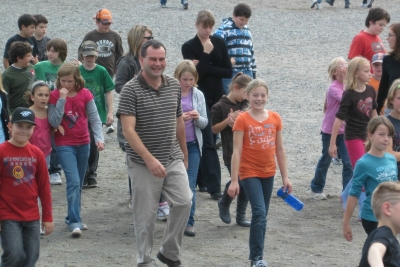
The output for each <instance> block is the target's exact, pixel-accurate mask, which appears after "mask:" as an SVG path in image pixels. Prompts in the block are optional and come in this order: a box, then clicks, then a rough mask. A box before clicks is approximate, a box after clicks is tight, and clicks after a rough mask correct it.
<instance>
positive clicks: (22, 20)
mask: <svg viewBox="0 0 400 267" xmlns="http://www.w3.org/2000/svg"><path fill="white" fill-rule="evenodd" d="M32 24H33V25H35V26H37V20H36V19H35V17H34V16H32V15H31V14H23V15H21V16H20V17H19V18H18V28H19V30H22V26H25V27H28V26H30V25H32Z"/></svg>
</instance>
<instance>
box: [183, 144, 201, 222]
mask: <svg viewBox="0 0 400 267" xmlns="http://www.w3.org/2000/svg"><path fill="white" fill-rule="evenodd" d="M186 147H187V150H188V156H189V167H188V169H187V175H188V179H189V187H190V190H192V194H193V197H192V208H191V209H190V215H189V220H188V223H187V226H192V227H193V225H194V213H195V211H196V181H197V171H198V170H199V164H200V149H199V144H198V143H197V141H193V142H187V143H186Z"/></svg>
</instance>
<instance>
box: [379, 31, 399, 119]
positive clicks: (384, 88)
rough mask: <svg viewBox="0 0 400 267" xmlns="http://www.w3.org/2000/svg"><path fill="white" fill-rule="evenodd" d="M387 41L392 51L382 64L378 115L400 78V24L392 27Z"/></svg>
mask: <svg viewBox="0 0 400 267" xmlns="http://www.w3.org/2000/svg"><path fill="white" fill-rule="evenodd" d="M387 41H388V43H389V47H390V48H391V49H392V51H391V52H389V53H388V55H386V56H385V57H384V58H383V62H382V78H381V83H380V84H379V91H378V99H377V102H378V108H377V112H378V114H380V112H381V109H382V107H383V105H384V103H385V100H386V97H387V94H388V92H389V88H390V86H391V85H392V83H393V81H394V80H396V79H399V78H400V23H394V24H392V25H391V26H390V28H389V34H388V37H387Z"/></svg>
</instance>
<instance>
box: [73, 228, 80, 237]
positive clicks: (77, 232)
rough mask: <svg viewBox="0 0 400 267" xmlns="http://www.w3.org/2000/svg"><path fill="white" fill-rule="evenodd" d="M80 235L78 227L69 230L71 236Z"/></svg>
mask: <svg viewBox="0 0 400 267" xmlns="http://www.w3.org/2000/svg"><path fill="white" fill-rule="evenodd" d="M81 235H82V231H81V229H79V228H75V229H74V230H72V232H71V236H72V237H80V236H81Z"/></svg>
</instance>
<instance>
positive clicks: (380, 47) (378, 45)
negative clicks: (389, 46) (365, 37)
mask: <svg viewBox="0 0 400 267" xmlns="http://www.w3.org/2000/svg"><path fill="white" fill-rule="evenodd" d="M371 48H372V50H373V51H374V52H375V53H379V52H382V51H384V50H385V48H384V47H383V44H382V43H379V42H375V43H371Z"/></svg>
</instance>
